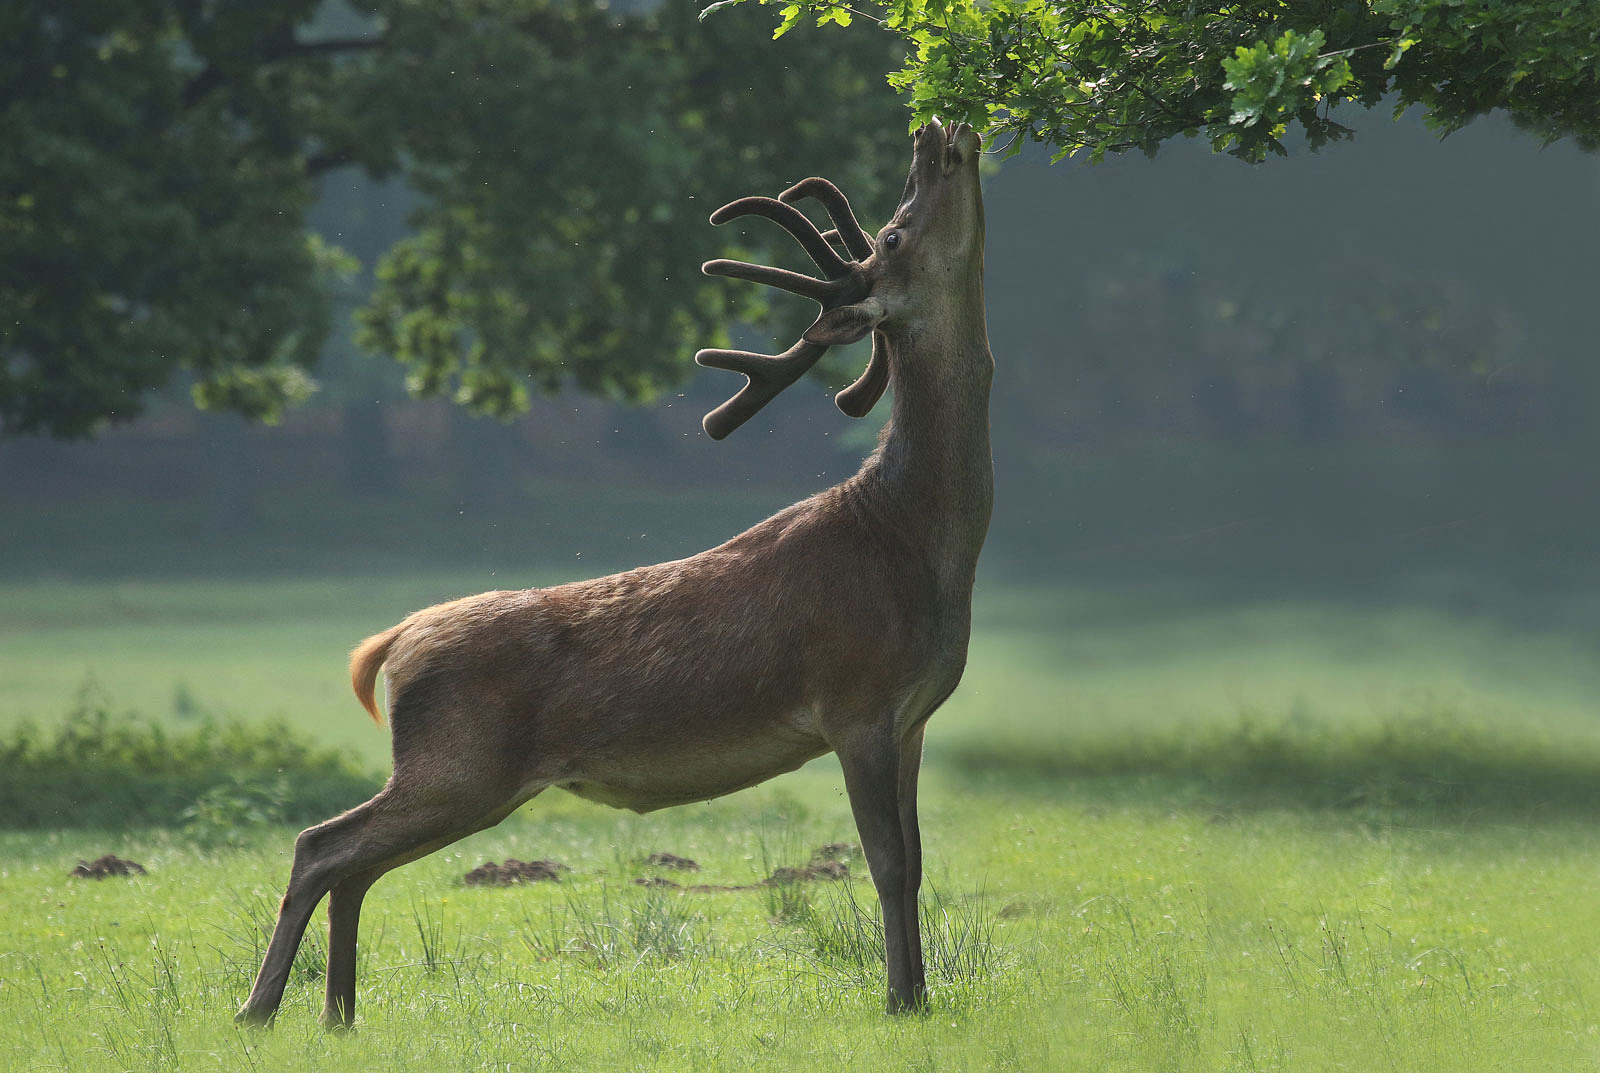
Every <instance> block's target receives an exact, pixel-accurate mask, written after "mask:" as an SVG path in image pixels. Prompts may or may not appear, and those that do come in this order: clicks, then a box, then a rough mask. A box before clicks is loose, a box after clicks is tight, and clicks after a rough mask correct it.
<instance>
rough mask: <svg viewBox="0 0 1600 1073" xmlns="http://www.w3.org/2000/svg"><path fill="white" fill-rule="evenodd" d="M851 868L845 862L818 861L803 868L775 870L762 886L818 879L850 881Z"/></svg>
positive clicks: (807, 881) (813, 861) (762, 882)
mask: <svg viewBox="0 0 1600 1073" xmlns="http://www.w3.org/2000/svg"><path fill="white" fill-rule="evenodd" d="M849 878H850V866H849V865H847V864H845V863H844V862H843V861H818V860H815V859H813V860H812V863H810V864H808V865H806V866H805V867H803V868H774V869H773V870H772V874H771V875H770V876H768V877H767V878H766V879H764V880H762V881H761V885H762V886H772V885H774V884H776V883H809V882H811V881H813V880H818V879H849Z"/></svg>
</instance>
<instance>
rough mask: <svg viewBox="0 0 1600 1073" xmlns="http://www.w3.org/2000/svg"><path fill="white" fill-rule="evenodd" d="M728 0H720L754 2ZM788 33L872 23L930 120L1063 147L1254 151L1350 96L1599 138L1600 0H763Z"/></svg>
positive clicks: (1258, 154)
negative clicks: (1202, 140) (899, 55)
mask: <svg viewBox="0 0 1600 1073" xmlns="http://www.w3.org/2000/svg"><path fill="white" fill-rule="evenodd" d="M742 2H744V0H722V2H721V3H715V4H712V5H711V6H710V7H709V8H707V9H706V11H707V12H710V11H712V10H714V9H716V8H721V7H726V6H729V5H732V4H738V3H742ZM759 2H760V3H762V4H772V5H777V6H779V7H780V8H781V11H780V16H779V24H778V28H777V34H778V35H779V36H781V35H783V34H784V33H786V32H788V31H789V30H790V29H791V28H793V27H795V26H796V25H799V24H800V23H802V22H804V21H808V20H814V21H816V22H817V23H818V24H819V25H826V24H828V23H834V24H837V25H839V26H850V25H852V23H856V24H860V23H862V22H871V23H875V24H877V25H879V26H881V27H883V28H886V29H888V30H889V31H891V32H892V33H894V34H895V35H896V36H898V37H899V38H901V39H902V40H903V41H905V43H906V45H907V46H908V58H907V61H906V63H905V65H904V67H902V68H901V69H900V70H899V71H898V72H896V73H895V74H894V75H893V76H892V78H891V81H892V82H893V84H894V85H895V86H896V87H897V88H899V89H900V90H902V91H904V92H906V93H908V94H909V96H910V100H911V107H912V109H913V111H914V112H915V114H916V116H917V117H918V118H919V119H923V118H926V117H928V116H930V115H935V114H937V115H940V116H944V117H947V118H952V119H959V120H965V121H967V122H969V123H972V124H973V125H974V126H977V127H980V128H983V129H987V130H991V131H996V132H1005V133H1009V134H1010V135H1011V136H1012V139H1013V141H1012V143H1011V144H1012V145H1013V146H1015V145H1018V144H1020V141H1021V140H1022V139H1031V140H1036V141H1040V142H1045V143H1047V144H1049V145H1052V146H1055V147H1056V148H1057V149H1058V150H1059V152H1060V153H1061V155H1066V154H1070V153H1077V152H1080V151H1081V152H1087V153H1088V154H1089V155H1090V156H1091V157H1093V158H1096V159H1098V158H1100V157H1103V156H1104V155H1105V154H1107V153H1119V152H1124V151H1126V150H1130V149H1138V150H1142V151H1144V152H1146V153H1154V152H1155V151H1156V149H1157V148H1158V147H1159V146H1160V145H1161V143H1162V142H1164V141H1166V140H1167V139H1169V138H1172V137H1174V136H1176V135H1186V136H1196V135H1201V136H1204V137H1206V138H1207V139H1209V140H1210V142H1211V145H1212V146H1213V148H1215V149H1217V150H1219V151H1226V152H1229V153H1233V154H1235V155H1237V156H1240V157H1242V158H1244V159H1246V160H1249V161H1252V162H1255V161H1260V160H1263V159H1264V158H1265V157H1266V156H1267V155H1268V154H1271V153H1282V152H1283V151H1284V146H1283V142H1282V138H1283V137H1284V135H1285V134H1286V133H1287V132H1288V131H1289V130H1290V128H1291V127H1294V126H1298V127H1299V128H1301V130H1302V131H1303V132H1304V135H1305V137H1306V138H1307V140H1308V141H1309V143H1310V144H1311V145H1312V146H1313V147H1317V146H1320V145H1322V144H1324V143H1325V142H1327V141H1329V140H1330V139H1335V138H1341V137H1345V136H1348V134H1349V130H1348V129H1347V128H1346V127H1344V126H1343V125H1341V124H1340V123H1338V122H1336V121H1335V120H1334V118H1333V107H1334V106H1335V105H1337V104H1339V103H1341V102H1346V101H1350V102H1356V103H1359V104H1362V105H1367V106H1371V105H1374V104H1376V103H1378V101H1379V100H1380V99H1382V98H1385V97H1387V98H1388V99H1389V100H1391V101H1392V102H1393V103H1394V105H1395V107H1396V108H1397V109H1405V108H1409V107H1411V106H1413V105H1420V106H1421V107H1422V108H1423V109H1424V110H1425V113H1426V115H1427V119H1428V121H1429V122H1430V123H1431V124H1433V125H1434V126H1435V127H1436V128H1437V129H1439V130H1440V131H1443V132H1448V131H1451V130H1455V129H1457V128H1459V127H1461V126H1462V125H1463V124H1465V123H1467V122H1468V121H1469V120H1471V119H1472V118H1473V117H1475V116H1478V115H1482V114H1484V113H1486V112H1489V111H1493V110H1496V109H1504V110H1505V111H1507V112H1508V113H1509V114H1510V116H1511V118H1512V119H1513V120H1515V121H1516V122H1517V123H1519V124H1521V125H1523V126H1525V127H1527V128H1528V129H1529V130H1531V131H1532V132H1533V133H1534V134H1535V135H1537V136H1539V137H1541V138H1544V139H1547V140H1554V139H1559V138H1566V137H1572V138H1574V139H1576V140H1577V141H1578V143H1579V144H1580V145H1582V146H1583V147H1584V148H1586V149H1593V148H1594V147H1595V146H1597V145H1600V4H1594V3H1580V2H1575V0H1280V2H1272V3H1255V4H1248V3H1226V2H1220V0H1212V2H1208V3H1206V2H1196V0H1122V2H1118V0H759Z"/></svg>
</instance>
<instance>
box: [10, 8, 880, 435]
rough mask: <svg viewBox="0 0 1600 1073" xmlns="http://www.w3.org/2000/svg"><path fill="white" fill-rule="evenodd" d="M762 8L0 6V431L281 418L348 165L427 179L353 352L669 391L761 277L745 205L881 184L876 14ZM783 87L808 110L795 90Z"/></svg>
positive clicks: (474, 390)
mask: <svg viewBox="0 0 1600 1073" xmlns="http://www.w3.org/2000/svg"><path fill="white" fill-rule="evenodd" d="M762 22H763V20H759V19H724V20H717V21H716V22H715V23H707V24H699V23H697V21H696V19H695V9H694V7H693V6H692V5H682V4H668V5H663V6H661V7H660V8H659V10H656V11H654V12H652V13H637V14H617V13H614V12H611V11H608V10H607V8H606V6H605V5H604V4H603V3H601V2H599V0H464V2H459V3H450V4H430V3H421V2H417V0H353V2H351V3H349V4H347V5H344V4H342V5H325V4H324V3H322V0H260V2H257V3H252V4H211V3H202V2H199V0H15V2H12V3H7V4H5V5H4V6H3V8H0V42H3V43H0V138H3V139H4V142H5V144H6V150H5V152H4V153H3V154H0V429H3V430H4V431H7V432H11V433H44V434H51V435H56V436H81V435H88V434H92V433H93V432H94V431H96V430H97V429H99V428H102V427H104V426H105V425H106V424H107V423H110V422H116V421H122V420H127V419H130V418H132V417H134V416H137V415H138V414H139V413H140V411H141V409H142V408H143V407H144V406H145V405H146V403H147V402H148V400H149V398H150V397H151V395H152V393H154V392H156V391H159V390H161V389H163V388H164V387H166V386H168V385H170V384H173V383H183V382H186V381H187V382H188V383H190V385H191V386H192V390H193V392H194V395H195V397H196V399H197V401H198V402H199V403H200V404H201V405H203V406H208V407H214V408H221V409H228V410H233V411H237V412H239V413H243V414H245V415H247V416H251V417H255V418H262V419H272V418H274V417H275V416H276V415H277V414H279V413H280V412H281V411H282V410H283V409H284V408H285V407H286V406H287V405H289V404H291V403H293V402H294V401H296V400H298V399H300V398H303V397H305V396H306V395H307V394H308V393H309V392H310V391H311V390H312V389H313V388H314V386H315V385H314V383H313V381H312V380H311V378H310V371H311V370H312V369H313V368H314V365H315V361H316V357H317V354H318V352H319V349H320V348H321V345H322V343H323V342H324V340H325V338H326V336H327V333H328V331H329V327H330V312H329V310H330V292H331V288H330V283H331V282H333V280H334V278H335V277H336V276H337V275H339V274H349V273H351V272H353V271H354V269H355V265H354V263H353V262H352V261H351V259H350V258H349V257H348V256H346V255H344V254H343V253H342V251H340V250H338V249H336V248H334V247H332V246H330V245H329V244H328V243H326V242H324V241H322V240H321V239H319V238H318V237H317V236H315V235H314V234H311V233H309V232H308V230H307V226H306V213H307V210H308V208H309V207H310V206H311V205H312V203H313V201H314V199H315V197H316V194H317V181H318V178H319V177H320V176H322V175H325V174H327V173H329V172H330V171H332V170H334V169H337V168H343V167H354V168H359V169H362V170H363V171H365V172H366V173H367V174H369V175H371V176H374V177H389V178H397V179H399V180H401V181H402V182H404V183H405V184H406V185H407V186H409V187H410V188H412V189H413V190H414V191H415V192H416V193H417V194H419V195H420V197H419V198H418V199H417V200H418V205H419V207H418V209H417V210H416V212H415V214H414V217H413V220H412V231H411V233H410V236H409V237H407V238H405V239H404V240H402V241H401V242H399V243H398V244H397V245H395V246H394V247H393V248H392V249H390V250H389V251H388V252H387V253H385V254H384V255H383V256H382V257H381V259H380V261H379V263H378V264H377V265H376V284H375V287H374V289H373V292H372V295H371V298H370V300H369V301H368V302H367V304H366V306H365V308H364V309H362V310H361V311H360V313H359V320H360V335H361V337H362V340H363V342H364V343H365V344H366V345H367V346H369V347H371V348H373V349H376V350H379V351H382V352H385V353H388V354H391V355H393V356H395V357H397V358H398V359H399V360H400V361H401V362H403V363H404V364H405V366H406V367H407V369H408V373H409V383H410V386H411V388H412V390H413V391H414V392H415V393H417V394H421V395H446V396H450V397H453V398H455V399H457V400H458V401H460V402H462V403H464V404H466V405H468V406H469V407H472V408H474V409H475V410H478V411H481V412H489V413H496V414H509V413H514V412H517V411H518V410H520V409H521V408H523V407H524V405H525V403H526V400H527V397H528V394H529V393H530V392H536V391H545V392H550V391H555V390H557V389H558V388H562V387H566V386H575V387H578V388H580V389H583V390H588V391H593V392H599V393H603V394H607V395H611V396H614V397H619V398H626V399H638V398H646V397H649V396H650V395H651V394H652V393H653V392H656V391H659V390H661V389H663V388H665V387H666V386H669V385H671V384H674V383H676V382H678V381H679V380H680V379H681V378H682V377H683V376H684V375H685V374H686V370H687V369H689V368H692V366H691V365H690V364H689V361H688V357H689V355H690V354H691V353H692V352H693V351H694V350H695V349H696V348H697V347H701V346H719V345H726V336H727V332H728V329H729V325H730V322H731V321H733V320H736V319H741V318H742V319H745V320H749V319H751V318H754V317H758V316H759V315H760V314H761V312H762V310H763V309H764V307H763V306H762V305H761V304H760V301H761V300H760V298H759V296H758V295H755V294H753V293H752V292H753V291H755V290H756V289H755V288H749V287H743V288H739V287H734V286H730V285H729V283H728V281H726V280H720V279H707V278H704V277H702V276H700V274H699V272H698V266H699V264H700V263H701V262H702V261H703V260H706V259H708V258H710V257H714V256H718V255H722V254H727V253H729V252H730V251H732V253H733V255H735V256H739V255H744V256H750V255H760V254H762V253H763V252H764V251H763V248H762V247H764V245H765V244H766V243H767V242H768V241H769V235H768V234H767V233H766V232H765V231H763V230H762V229H760V228H759V227H752V228H751V229H750V232H749V234H748V236H747V237H742V236H741V233H740V232H739V231H738V230H737V229H736V228H725V229H722V230H721V231H717V230H714V229H713V228H711V227H710V226H709V225H708V224H707V222H706V216H707V214H708V213H709V211H710V210H711V209H712V208H714V207H715V206H716V205H717V204H719V203H720V200H719V199H721V200H727V199H730V198H731V197H733V196H737V195H740V194H745V193H750V192H755V191H771V192H776V190H777V189H780V188H781V187H782V186H784V185H786V184H787V183H789V182H792V181H794V180H796V179H798V178H801V177H803V176H805V175H808V174H812V173H813V172H814V171H819V170H824V169H826V170H827V171H829V172H830V173H831V174H833V175H835V176H836V177H838V178H839V180H840V181H841V182H842V183H846V184H848V188H849V189H850V190H851V192H852V196H854V197H855V198H857V199H858V202H864V203H865V204H867V205H871V204H872V203H873V202H874V201H875V200H878V199H880V198H881V197H882V196H883V193H884V191H883V190H882V189H881V188H880V185H879V184H880V176H879V174H878V169H876V168H874V167H873V166H872V163H873V161H874V160H875V157H876V152H875V149H876V146H877V141H878V139H880V138H881V137H882V135H883V134H884V132H885V131H893V130H895V129H897V128H898V126H899V122H900V118H901V117H902V116H903V114H904V113H903V110H902V109H901V108H900V106H899V105H897V104H896V102H895V100H894V95H893V93H892V92H891V91H890V89H889V88H888V87H887V86H886V85H885V81H884V79H885V74H886V73H887V72H888V71H889V70H891V69H892V68H893V67H894V66H895V65H896V64H897V63H898V61H899V52H898V47H899V46H898V44H897V43H896V42H895V41H894V40H893V39H891V38H889V37H887V36H885V35H870V36H869V35H856V36H854V37H852V39H850V40H848V41H844V40H835V41H828V42H827V47H826V48H823V47H819V46H818V45H817V44H815V43H813V42H809V41H805V40H799V41H795V42H793V43H787V42H783V43H779V44H780V47H778V48H776V49H775V48H774V47H773V44H772V42H771V41H770V40H769V37H770V35H769V33H768V30H767V27H765V26H764V25H762V24H761V23H762ZM796 102H803V104H802V105H800V106H797V103H796Z"/></svg>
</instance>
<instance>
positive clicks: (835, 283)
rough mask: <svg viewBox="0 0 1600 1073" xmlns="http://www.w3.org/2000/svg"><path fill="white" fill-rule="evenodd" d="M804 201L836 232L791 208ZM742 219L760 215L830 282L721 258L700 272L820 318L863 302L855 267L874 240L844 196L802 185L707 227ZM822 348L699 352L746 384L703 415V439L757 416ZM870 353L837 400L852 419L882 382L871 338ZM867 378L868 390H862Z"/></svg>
mask: <svg viewBox="0 0 1600 1073" xmlns="http://www.w3.org/2000/svg"><path fill="white" fill-rule="evenodd" d="M806 197H812V198H815V199H816V200H817V201H818V202H820V203H821V204H822V206H823V208H824V209H825V210H827V213H828V216H829V218H830V219H831V220H832V221H833V225H834V227H833V230H831V231H828V232H826V233H824V232H822V231H819V230H818V229H817V225H816V224H814V223H812V222H811V220H810V218H809V217H807V216H806V214H805V213H803V212H801V211H800V210H799V209H797V208H795V207H794V206H793V205H792V204H790V202H792V201H798V200H800V199H801V198H806ZM742 216H763V217H765V218H767V219H769V220H771V221H773V222H774V223H776V224H777V225H778V226H780V227H782V228H783V229H784V230H785V231H787V232H789V234H790V235H792V236H794V239H795V241H797V242H799V243H800V245H801V247H802V248H803V249H804V250H805V251H806V253H807V255H808V256H810V258H811V260H812V261H813V262H815V264H816V266H817V267H818V268H819V269H821V270H822V273H823V274H824V275H825V276H827V277H828V278H826V279H817V278H816V277H814V276H807V275H803V274H802V273H799V272H791V271H789V270H788V269H784V268H773V267H771V266H770V265H757V264H750V263H748V262H746V261H732V260H728V259H726V258H718V259H717V260H714V261H707V262H706V263H705V264H704V265H702V266H701V269H700V270H701V271H702V272H704V273H705V274H706V275H708V276H728V277H730V278H732V279H742V280H748V281H749V282H751V283H761V284H765V285H766V286H768V287H777V288H778V289H780V290H785V291H788V292H789V293H790V294H798V295H801V296H802V297H805V298H810V299H811V300H812V301H814V302H817V303H818V304H819V305H821V306H822V308H823V311H824V312H826V311H827V310H830V309H836V308H838V307H839V306H843V305H850V304H852V303H854V302H859V301H861V300H862V299H863V298H865V297H866V296H867V292H868V290H869V289H870V284H869V283H868V282H867V279H866V277H865V274H864V273H863V272H862V271H861V270H860V264H859V262H861V261H864V260H866V259H867V258H868V257H870V256H872V252H873V251H872V240H871V239H870V238H868V237H867V233H866V232H865V231H863V230H862V229H861V225H860V224H858V223H857V222H856V218H855V214H854V213H853V212H851V211H850V203H849V201H848V200H846V198H845V196H844V194H843V193H842V192H840V190H839V188H838V187H836V186H834V185H833V184H832V183H830V182H829V181H828V180H826V179H817V178H813V179H805V180H802V181H801V182H798V183H796V184H795V185H794V186H791V187H790V188H789V189H787V190H785V191H784V192H783V193H782V194H780V195H779V196H778V197H777V198H770V197H745V198H740V199H739V200H737V201H733V202H729V203H728V204H726V205H724V206H722V208H720V209H718V210H717V211H716V212H714V213H712V214H711V222H712V223H713V224H724V223H727V222H728V221H729V220H734V219H738V218H739V217H742ZM834 240H837V241H838V242H840V243H842V244H843V245H844V247H845V249H846V250H847V251H848V252H849V253H850V255H851V256H852V257H854V258H855V260H854V261H846V260H845V259H844V258H842V257H840V256H839V254H838V253H837V252H835V251H834V248H833V245H832V243H833V241H834ZM827 350H828V348H827V346H826V345H824V344H820V343H808V342H806V341H805V340H804V339H801V340H800V341H799V342H797V343H795V345H794V346H792V347H790V348H789V349H788V350H785V351H784V352H783V353H782V354H756V353H752V352H750V351H748V350H702V351H700V352H699V353H697V354H696V355H695V356H694V360H695V361H696V362H698V363H699V364H701V365H704V366H706V367H707V368H711V369H726V370H728V371H729V372H736V373H743V374H744V376H745V377H746V378H747V379H748V381H749V382H748V383H747V384H745V386H744V387H743V388H741V389H740V390H739V393H738V394H736V395H734V396H733V398H731V399H729V400H728V401H727V402H725V403H723V404H722V405H721V406H718V407H717V408H716V409H715V410H712V411H711V412H710V413H709V414H707V415H706V416H705V420H704V421H703V422H701V423H702V425H703V426H704V427H705V430H706V434H707V435H708V436H710V437H711V438H712V439H714V440H720V439H722V438H723V437H724V436H726V435H728V434H729V433H730V432H732V431H733V430H734V429H736V428H738V427H739V426H740V425H742V424H744V423H745V422H746V421H748V420H750V418H751V417H753V416H755V414H756V411H758V410H760V409H761V408H762V407H763V406H765V405H766V404H767V403H769V402H771V401H772V400H773V399H774V398H776V397H777V396H778V395H779V393H781V392H782V391H783V389H784V388H786V387H788V386H789V385H790V384H792V383H794V382H795V381H796V380H798V379H800V377H802V376H804V375H805V374H806V372H807V371H808V370H809V369H810V368H811V367H812V366H813V365H815V364H816V363H817V361H818V359H820V358H821V357H822V355H823V354H824V353H826V352H827ZM872 354H873V356H872V360H871V361H870V362H869V363H868V365H867V371H866V373H864V374H863V375H862V377H861V379H860V380H858V381H856V383H854V384H852V385H851V386H850V387H848V388H846V389H845V390H844V391H841V392H839V394H838V395H837V396H835V400H836V401H837V402H838V404H839V408H840V409H842V410H844V411H845V412H846V413H849V414H850V415H851V416H852V417H856V416H860V414H862V413H865V412H866V410H868V409H871V408H872V404H873V403H875V402H877V400H878V396H879V395H881V394H882V393H883V385H884V384H886V383H887V370H886V368H885V367H884V366H883V363H882V362H881V361H880V360H879V355H878V343H877V340H876V337H874V341H873V351H872ZM869 380H870V381H872V384H870V385H868V386H867V387H866V388H865V389H863V385H864V384H868V381H869ZM874 386H875V390H873V387H874ZM863 395H865V396H867V397H866V407H865V409H861V410H860V413H855V412H853V411H854V410H855V409H856V408H858V407H859V404H860V402H861V401H862V396H863Z"/></svg>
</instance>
